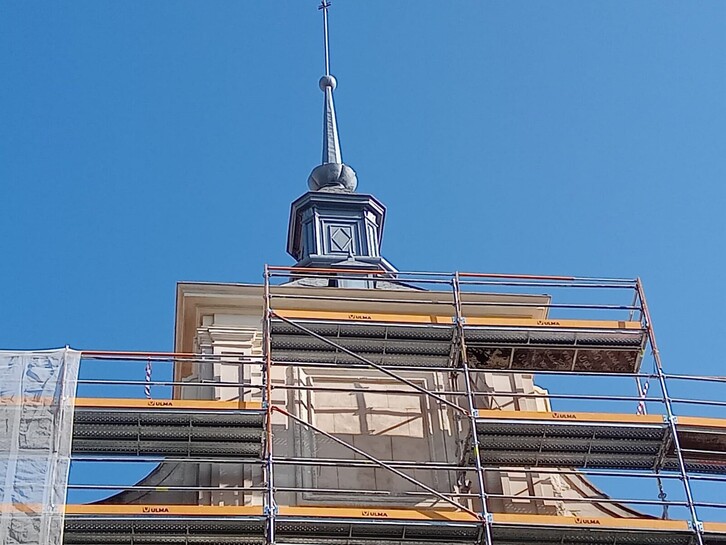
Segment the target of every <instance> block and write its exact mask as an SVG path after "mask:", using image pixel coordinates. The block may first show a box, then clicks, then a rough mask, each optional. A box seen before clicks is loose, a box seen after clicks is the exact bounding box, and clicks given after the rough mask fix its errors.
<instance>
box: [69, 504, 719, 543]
mask: <svg viewBox="0 0 726 545" xmlns="http://www.w3.org/2000/svg"><path fill="white" fill-rule="evenodd" d="M65 524H66V531H65V543H66V545H90V544H91V543H96V544H100V543H104V544H112V545H127V544H132V543H134V544H135V543H144V544H149V545H156V544H162V543H174V544H177V543H179V544H181V543H184V544H197V543H199V544H201V543H263V542H264V535H265V534H264V532H265V517H264V515H263V509H262V507H259V506H245V507H226V506H178V505H172V506H162V505H69V506H67V508H66V523H65ZM275 526H276V528H275V535H276V536H277V542H279V543H331V544H342V543H345V544H351V543H366V544H372V543H385V544H389V543H391V544H392V543H399V544H400V543H407V544H418V543H431V544H433V543H440V544H444V543H449V544H450V543H472V544H473V543H477V542H479V541H480V539H481V532H482V531H483V530H484V524H483V522H482V521H481V520H480V519H477V518H476V517H473V516H472V515H470V514H468V513H464V512H457V511H447V510H432V509H391V508H387V507H367V508H356V507H324V506H318V507H285V506H280V507H279V508H278V512H277V514H276V518H275ZM491 528H492V534H493V535H492V537H493V543H496V544H507V545H513V544H521V543H530V542H537V543H572V544H576V543H583V544H584V543H602V544H606V543H628V544H633V545H646V544H648V545H650V544H655V543H658V544H666V545H681V544H682V545H688V544H690V543H693V539H694V535H695V534H694V532H693V531H692V529H691V527H690V526H689V523H688V522H686V521H683V520H661V519H656V518H615V517H597V518H588V517H570V516H547V515H518V514H500V513H494V514H493V515H492V521H491ZM704 536H705V542H706V543H709V544H714V545H715V544H722V543H726V525H725V524H720V523H706V524H705V525H704Z"/></svg>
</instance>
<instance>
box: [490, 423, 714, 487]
mask: <svg viewBox="0 0 726 545" xmlns="http://www.w3.org/2000/svg"><path fill="white" fill-rule="evenodd" d="M476 429H477V435H478V438H479V445H480V459H481V461H482V463H484V464H486V465H494V466H496V465H507V466H532V467H558V466H559V467H591V468H608V469H653V468H659V469H671V470H677V469H678V466H677V460H676V458H675V453H674V452H673V443H672V441H671V435H670V429H671V428H670V426H669V424H668V422H667V420H666V419H665V418H664V417H663V416H659V415H627V414H608V413H574V412H572V413H568V412H533V411H496V410H479V411H477V417H476ZM676 429H677V430H678V435H679V439H680V442H681V448H682V450H683V457H684V461H685V463H686V467H687V468H688V469H689V470H690V471H694V472H705V473H726V419H716V418H695V417H681V418H679V420H678V423H677V426H676Z"/></svg>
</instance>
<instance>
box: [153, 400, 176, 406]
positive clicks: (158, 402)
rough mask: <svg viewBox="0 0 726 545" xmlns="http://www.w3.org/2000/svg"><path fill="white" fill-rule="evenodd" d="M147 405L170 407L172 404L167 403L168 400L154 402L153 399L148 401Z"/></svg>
mask: <svg viewBox="0 0 726 545" xmlns="http://www.w3.org/2000/svg"><path fill="white" fill-rule="evenodd" d="M147 405H148V406H149V407H171V406H172V405H174V404H173V403H172V402H171V401H169V400H155V399H150V400H149V401H148V402H147Z"/></svg>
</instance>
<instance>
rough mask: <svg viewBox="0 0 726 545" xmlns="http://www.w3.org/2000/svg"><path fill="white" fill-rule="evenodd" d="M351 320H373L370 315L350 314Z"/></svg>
mask: <svg viewBox="0 0 726 545" xmlns="http://www.w3.org/2000/svg"><path fill="white" fill-rule="evenodd" d="M348 319H349V320H372V319H373V318H372V317H371V316H370V315H369V314H348Z"/></svg>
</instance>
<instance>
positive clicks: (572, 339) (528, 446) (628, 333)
mask: <svg viewBox="0 0 726 545" xmlns="http://www.w3.org/2000/svg"><path fill="white" fill-rule="evenodd" d="M311 277H312V278H314V279H315V285H316V286H324V287H330V288H333V289H318V290H306V289H299V287H298V284H296V282H297V281H299V280H300V279H303V280H304V279H309V278H311ZM291 286H295V287H291ZM376 288H378V289H376ZM551 292H556V293H561V292H567V293H568V294H574V295H573V296H572V297H571V298H570V299H568V300H566V301H561V300H559V299H555V297H553V296H550V295H549V293H551ZM591 294H595V295H596V296H591ZM614 294H615V295H614ZM262 295H263V299H264V301H263V324H262V329H263V332H262V338H263V351H262V352H263V353H262V355H261V356H260V357H239V358H237V359H236V360H235V359H234V358H231V357H230V356H212V355H200V354H179V353H170V354H146V353H113V352H85V353H84V358H85V359H86V360H89V361H91V360H92V361H119V360H123V361H135V362H141V363H143V362H145V361H152V360H153V361H154V362H155V363H156V362H170V363H173V364H174V365H180V364H182V363H184V364H186V365H198V366H205V365H210V364H213V363H215V362H216V363H218V362H220V361H223V362H224V363H225V364H227V365H229V364H235V365H239V366H240V367H241V368H255V369H257V370H258V371H259V372H260V374H261V380H260V381H257V382H255V381H253V380H248V379H245V380H238V381H231V382H223V381H220V380H219V379H216V380H214V381H212V383H211V384H213V386H214V388H229V389H232V390H235V391H238V392H239V395H238V396H237V398H236V399H235V400H233V401H212V400H187V399H176V398H173V399H128V398H116V399H109V398H90V399H89V398H78V400H77V403H76V407H77V409H76V416H75V422H76V427H75V432H74V442H73V451H74V453H75V455H76V456H77V459H78V460H82V461H84V462H90V463H93V462H103V461H108V460H110V459H113V460H115V461H123V462H134V461H136V462H138V461H158V460H159V459H160V458H163V459H164V460H165V461H166V462H173V463H178V464H189V463H214V464H231V465H235V464H237V465H240V464H242V465H245V466H255V467H257V468H259V471H260V472H261V479H260V481H259V483H256V484H255V483H251V484H245V485H240V486H226V487H225V488H224V490H225V491H227V492H229V491H237V492H239V494H240V497H241V498H243V500H240V502H239V503H240V504H239V505H213V504H212V503H213V502H211V501H208V500H206V501H208V504H207V505H177V504H169V503H165V502H159V503H154V504H143V503H139V504H121V503H111V504H109V503H107V502H106V503H102V504H92V505H77V504H71V503H69V505H67V509H66V538H65V542H66V543H67V544H68V545H81V544H88V543H110V544H113V545H120V544H122V543H124V544H126V543H128V544H132V543H147V544H156V543H184V544H189V545H191V544H201V543H260V544H262V543H266V544H273V543H281V544H285V543H308V542H310V543H312V542H315V543H336V544H337V543H340V544H342V543H346V544H359V543H360V544H364V543H365V544H372V543H373V542H376V543H396V544H402V543H410V544H418V543H442V544H443V543H447V544H450V543H472V544H474V543H482V544H485V545H493V544H518V543H523V542H528V541H530V540H536V541H539V542H542V543H611V544H613V543H635V544H641V543H642V544H646V543H674V544H676V543H677V544H686V543H692V544H698V545H705V544H715V543H726V518H725V517H724V515H726V503H719V502H716V501H710V500H709V501H706V500H702V499H701V500H699V499H698V498H696V497H695V494H694V484H698V485H699V486H700V485H701V484H703V485H704V486H706V487H708V486H712V487H715V486H722V484H721V483H724V482H726V418H723V417H721V418H719V416H721V415H722V414H723V410H724V407H726V402H723V401H720V400H718V399H717V400H710V399H697V398H693V397H689V398H686V397H676V396H673V395H671V393H670V390H669V389H670V388H671V387H680V385H681V384H683V383H686V384H689V385H690V387H691V389H693V387H694V385H699V386H698V388H699V390H703V391H705V392H708V391H709V389H710V388H711V387H714V386H715V387H717V386H719V385H721V386H722V385H723V383H724V382H725V381H726V378H725V377H710V376H685V375H669V374H667V373H666V372H665V371H664V369H663V365H662V362H661V357H660V353H659V351H658V348H657V344H656V339H655V335H654V332H653V327H652V321H651V318H650V314H649V311H648V307H647V303H646V299H645V295H644V292H643V287H642V284H641V282H640V280H639V279H611V278H581V277H560V276H557V277H554V276H530V275H497V274H475V273H451V274H448V273H397V274H396V275H395V276H391V274H390V273H384V272H378V271H371V270H363V271H362V270H356V269H351V270H341V269H306V270H304V271H301V270H299V269H295V268H289V267H270V266H267V267H265V273H264V285H263V287H262ZM593 299H596V300H597V302H592V300H593ZM623 301H624V302H623ZM432 309H435V310H433V311H432ZM232 360H234V361H232ZM648 367H651V369H650V370H649V371H644V369H647V368H648ZM275 369H293V370H295V369H328V370H335V369H346V370H350V369H360V370H361V372H362V371H363V370H370V371H371V372H375V373H377V374H379V375H380V376H382V377H386V379H388V380H389V381H390V382H391V383H394V384H396V385H397V386H396V387H395V388H391V387H387V388H385V389H381V390H380V392H378V391H377V390H375V389H371V388H369V389H367V390H366V392H367V393H369V394H376V393H381V394H384V395H396V394H400V395H415V396H420V397H421V398H425V399H426V400H427V401H428V402H429V403H431V404H434V405H435V406H436V407H439V408H440V409H441V410H443V411H446V412H447V414H450V415H452V418H451V421H452V422H455V424H456V428H455V430H454V431H455V433H456V436H457V445H458V451H457V459H456V460H453V461H442V460H426V461H412V460H410V459H396V458H395V457H393V456H391V459H384V458H383V457H381V456H379V455H376V453H372V452H368V451H366V450H365V449H364V448H361V446H360V445H357V444H355V442H354V441H351V440H346V439H345V438H341V434H339V433H334V432H331V431H330V430H326V429H323V427H321V426H318V425H316V424H315V423H314V422H313V421H311V420H310V419H308V418H304V416H303V415H301V414H300V413H299V412H298V413H297V414H296V413H295V411H294V410H292V408H291V407H290V406H287V405H285V404H284V403H278V402H276V399H277V398H276V394H278V393H283V394H286V393H289V392H292V391H294V392H297V393H298V394H305V393H306V392H315V391H325V392H327V393H328V394H331V395H336V394H341V395H342V394H356V393H360V388H357V387H355V386H354V385H352V384H342V385H335V386H326V387H321V386H318V385H315V384H305V383H300V382H295V383H292V384H290V383H281V382H280V381H275V380H273V377H274V371H275ZM421 373H428V374H430V373H438V374H440V375H442V376H445V377H447V382H446V383H445V384H444V385H441V384H439V385H437V386H436V387H431V386H430V385H429V384H428V383H427V382H426V381H420V380H416V379H415V377H416V376H417V374H421ZM493 374H494V375H497V376H504V377H513V376H519V375H522V374H536V376H537V377H538V381H540V380H541V381H545V382H548V384H549V383H552V384H555V385H556V384H559V383H560V382H562V383H565V382H567V381H572V380H575V381H579V382H576V383H575V384H576V390H575V393H564V394H561V393H551V392H550V391H548V390H542V391H537V392H534V393H531V392H517V391H512V392H504V393H501V394H500V393H498V392H496V391H487V392H484V391H482V390H481V389H480V388H479V387H478V386H477V385H478V384H481V380H480V379H481V377H483V376H491V375H493ZM240 376H244V377H251V376H252V374H251V373H247V374H244V373H243V374H241V375H240ZM554 381H556V382H554ZM624 381H628V382H631V384H632V386H631V388H632V390H631V392H633V393H632V394H630V395H629V394H628V393H627V392H626V391H625V390H623V389H622V384H623V383H624ZM605 382H608V383H611V382H615V383H616V384H617V385H618V386H616V391H615V392H612V393H607V392H603V389H602V387H601V384H604V383H605ZM79 384H81V385H83V384H85V385H91V384H92V385H95V386H97V387H99V386H112V385H114V384H115V385H123V386H124V387H127V388H136V389H138V388H141V387H142V385H143V386H146V385H147V384H148V381H118V380H99V379H85V380H84V379H81V380H80V381H79ZM152 384H153V385H154V386H155V387H159V388H167V389H168V392H169V396H171V397H173V396H172V394H171V392H172V389H173V392H174V393H176V392H178V390H177V389H178V388H190V387H199V388H208V387H209V386H210V382H209V381H199V382H198V383H196V382H190V381H176V380H162V381H153V382H152ZM583 384H585V385H586V386H589V387H590V388H591V389H594V390H595V392H596V393H586V392H582V389H581V388H582V386H583ZM674 385H675V386H674ZM278 397H279V396H278ZM499 397H501V398H506V399H507V400H508V401H507V403H505V406H498V404H497V399H498V398H499ZM533 398H536V399H537V400H538V402H539V403H545V410H536V411H532V410H520V409H521V406H520V405H521V404H522V403H523V402H524V401H525V400H527V399H533ZM255 399H256V400H259V401H255ZM583 405H584V406H585V407H586V409H587V410H580V409H579V408H576V407H581V406H583ZM560 406H562V407H563V409H560ZM603 406H607V407H608V408H609V407H615V409H610V408H609V409H608V410H606V411H600V412H595V411H594V410H593V408H595V409H598V410H599V409H600V407H603ZM553 407H554V408H557V410H556V411H555V410H553ZM680 407H686V408H687V409H688V410H686V411H685V412H686V413H688V412H691V410H690V409H691V408H694V409H697V410H699V411H705V412H706V413H708V414H709V415H711V416H709V417H704V416H696V415H688V414H682V413H680V412H679V411H678V410H677V409H678V408H680ZM714 415H715V416H714ZM275 422H277V423H280V422H283V423H284V426H286V427H297V428H300V429H304V430H306V433H307V434H309V436H310V437H317V438H324V440H325V441H327V442H329V443H331V444H335V445H336V446H337V447H340V449H342V450H344V451H347V452H348V453H349V455H350V456H349V457H341V456H322V455H316V452H315V451H314V450H313V451H309V452H308V451H305V452H303V453H302V454H301V453H299V452H297V451H294V450H291V449H289V448H287V449H280V448H279V445H278V444H277V443H276V441H275V429H276V428H275V426H276V425H279V424H275ZM326 467H327V468H335V469H336V470H337V471H347V470H351V469H353V468H364V469H370V468H376V469H377V470H380V471H383V472H386V473H388V474H390V475H391V476H392V478H395V479H397V482H401V483H405V484H406V487H405V491H404V492H402V493H401V494H403V495H405V496H408V497H410V498H412V501H413V502H414V504H412V505H409V506H406V507H402V506H401V505H396V498H395V497H394V498H392V495H391V492H390V491H389V490H383V489H375V488H373V489H364V488H360V487H358V488H352V487H348V488H346V487H338V488H335V489H333V488H330V489H325V490H321V489H320V487H317V486H315V482H308V481H305V480H303V482H302V486H301V484H300V483H297V484H295V486H290V485H289V483H286V482H281V481H280V479H279V478H278V477H279V475H280V473H281V472H283V471H285V470H287V469H290V468H295V469H300V468H326ZM503 470H506V471H513V472H516V473H521V474H525V475H539V476H542V475H545V476H547V475H549V476H559V477H564V478H585V479H591V480H599V482H603V483H605V484H606V485H607V486H609V485H610V484H611V483H617V482H620V481H626V482H628V483H630V482H637V483H641V482H649V483H652V486H653V489H654V490H656V491H657V494H658V499H650V498H646V499H644V498H632V497H629V498H612V497H609V496H606V495H604V494H595V495H591V496H582V497H568V498H567V502H569V503H578V502H580V503H582V504H587V505H591V506H595V507H597V508H598V509H601V510H602V511H603V512H604V513H608V512H610V511H609V510H611V509H615V507H617V506H623V505H627V506H628V508H635V509H636V510H633V511H632V512H631V513H630V515H629V516H627V517H624V516H622V515H615V514H613V515H611V516H591V515H588V516H571V515H568V514H528V513H511V512H502V511H501V509H499V508H498V507H497V506H499V505H501V503H502V502H504V501H519V502H522V501H525V502H556V501H561V500H562V498H561V497H560V496H554V495H553V496H544V495H536V494H534V493H529V494H525V495H522V494H517V495H512V494H507V493H505V492H501V491H497V490H492V489H491V488H492V487H491V486H490V484H491V482H492V480H491V479H490V478H489V477H491V476H495V474H498V473H499V472H501V471H503ZM431 474H436V475H442V476H445V477H441V478H428V477H427V478H422V477H421V475H431ZM431 483H450V484H449V485H446V486H444V485H441V484H439V485H434V484H431ZM679 483H680V484H679ZM84 488H85V489H94V490H109V491H110V490H113V491H115V490H118V489H119V486H118V485H74V484H71V485H70V487H69V489H70V490H74V489H75V490H82V489H84ZM123 488H124V489H125V490H127V491H135V492H138V493H139V494H143V493H144V492H147V491H154V492H159V487H157V486H153V485H137V486H132V487H123ZM210 488H213V487H201V486H175V487H167V488H166V489H165V490H164V492H165V493H172V492H190V493H192V494H195V495H196V497H197V498H203V497H204V494H205V493H207V492H209V491H210V490H209V489H210ZM615 488H616V489H617V488H618V486H617V485H616V486H615ZM620 488H622V486H620ZM637 488H638V491H640V490H641V489H644V488H645V487H644V486H640V485H638V487H637ZM306 493H317V494H326V495H327V496H328V497H331V498H339V499H333V500H331V501H330V502H329V503H328V504H323V503H321V504H318V505H314V506H311V505H309V504H308V505H297V504H294V505H289V504H285V501H289V498H291V497H295V496H291V495H294V494H306ZM357 495H359V496H365V497H367V498H369V499H370V501H369V502H368V503H367V504H366V506H364V507H360V506H355V503H356V502H355V500H354V499H353V500H351V499H350V498H354V497H355V496H357ZM669 496H676V499H673V498H672V497H669ZM280 498H283V500H282V501H281V500H280ZM376 498H378V499H379V500H376ZM346 501H347V502H348V503H349V504H350V505H345V503H346ZM376 501H379V503H378V504H377V505H376V503H375V502H376ZM202 502H203V500H201V499H200V500H199V501H198V503H200V504H201V503H202ZM371 502H372V503H371ZM416 502H418V503H416ZM638 509H640V510H641V511H647V510H653V509H661V510H662V513H661V516H660V517H658V516H655V515H652V514H648V513H645V512H641V511H637V510H638ZM669 509H670V511H669ZM673 511H677V512H678V514H679V515H683V516H678V517H673V516H672V513H673ZM703 511H708V512H709V513H712V512H713V513H716V515H715V516H713V517H712V519H713V520H710V521H705V520H704V519H705V518H706V517H704V516H702V512H703Z"/></svg>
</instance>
